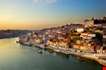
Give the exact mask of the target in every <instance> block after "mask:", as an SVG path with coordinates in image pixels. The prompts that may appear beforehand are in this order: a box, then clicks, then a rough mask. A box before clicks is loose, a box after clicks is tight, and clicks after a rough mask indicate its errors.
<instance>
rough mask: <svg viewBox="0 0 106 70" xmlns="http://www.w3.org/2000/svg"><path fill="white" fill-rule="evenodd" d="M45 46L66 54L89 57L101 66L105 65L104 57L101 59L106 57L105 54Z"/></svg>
mask: <svg viewBox="0 0 106 70" xmlns="http://www.w3.org/2000/svg"><path fill="white" fill-rule="evenodd" d="M47 48H48V49H51V50H53V51H55V52H60V53H63V54H67V55H76V56H79V57H82V58H86V59H90V60H93V61H96V62H98V63H99V64H101V65H103V66H106V59H102V58H105V57H106V55H105V54H98V53H84V52H80V51H79V50H77V52H75V49H64V48H54V47H47ZM101 57H102V58H101Z"/></svg>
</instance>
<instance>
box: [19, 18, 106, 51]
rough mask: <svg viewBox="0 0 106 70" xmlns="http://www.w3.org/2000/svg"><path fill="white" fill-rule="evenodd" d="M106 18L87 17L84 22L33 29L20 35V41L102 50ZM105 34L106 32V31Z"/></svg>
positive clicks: (46, 45)
mask: <svg viewBox="0 0 106 70" xmlns="http://www.w3.org/2000/svg"><path fill="white" fill-rule="evenodd" d="M103 25H106V18H105V17H104V18H99V19H95V18H92V19H86V20H84V22H83V23H82V24H70V25H69V24H67V25H64V26H61V27H54V28H49V29H43V30H39V31H33V32H32V33H29V34H27V35H23V36H20V38H19V41H20V43H22V44H26V45H36V44H44V45H45V46H44V47H56V48H66V49H67V48H68V49H70V48H75V49H79V50H81V51H84V52H100V50H101V49H103V45H105V44H103V42H104V41H105V39H104V38H106V37H105V35H104V36H103V33H104V32H103V30H105V27H106V26H103ZM104 34H105V33H104Z"/></svg>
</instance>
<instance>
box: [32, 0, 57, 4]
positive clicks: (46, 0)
mask: <svg viewBox="0 0 106 70" xmlns="http://www.w3.org/2000/svg"><path fill="white" fill-rule="evenodd" d="M33 2H34V3H35V4H38V3H47V4H54V3H56V2H57V0H33Z"/></svg>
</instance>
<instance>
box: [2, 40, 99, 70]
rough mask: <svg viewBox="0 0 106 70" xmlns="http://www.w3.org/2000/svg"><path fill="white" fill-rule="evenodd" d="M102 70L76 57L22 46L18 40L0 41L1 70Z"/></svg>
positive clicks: (92, 63) (94, 64) (96, 65)
mask: <svg viewBox="0 0 106 70" xmlns="http://www.w3.org/2000/svg"><path fill="white" fill-rule="evenodd" d="M66 69H67V70H79V69H80V70H101V66H100V65H99V64H96V63H94V62H81V61H80V60H78V59H77V58H76V57H73V56H69V55H63V54H61V53H55V52H51V51H50V52H49V51H47V50H41V49H39V48H35V47H27V46H24V47H22V46H20V45H19V44H17V43H16V38H11V39H0V70H66Z"/></svg>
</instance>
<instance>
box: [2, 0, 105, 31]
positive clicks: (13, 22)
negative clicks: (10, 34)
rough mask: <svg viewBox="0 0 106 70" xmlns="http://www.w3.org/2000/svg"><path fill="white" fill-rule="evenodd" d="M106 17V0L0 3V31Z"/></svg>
mask: <svg viewBox="0 0 106 70" xmlns="http://www.w3.org/2000/svg"><path fill="white" fill-rule="evenodd" d="M91 16H94V17H101V16H106V0H0V29H41V28H45V27H51V26H58V25H62V24H66V23H70V22H77V21H80V20H82V19H83V18H87V17H91Z"/></svg>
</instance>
